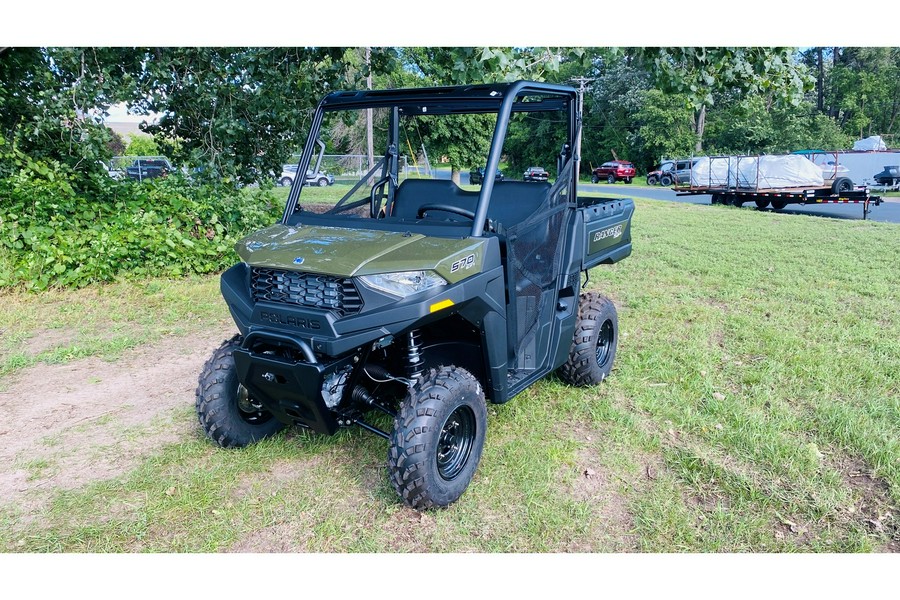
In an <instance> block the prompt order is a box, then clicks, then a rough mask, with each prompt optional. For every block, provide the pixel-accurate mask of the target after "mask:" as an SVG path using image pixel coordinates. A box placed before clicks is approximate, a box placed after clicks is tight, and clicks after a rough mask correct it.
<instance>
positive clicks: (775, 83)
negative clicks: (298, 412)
mask: <svg viewBox="0 0 900 600" xmlns="http://www.w3.org/2000/svg"><path fill="white" fill-rule="evenodd" d="M631 52H632V53H633V54H634V55H635V57H636V58H637V59H638V60H639V62H640V63H641V64H642V65H643V66H644V68H646V69H647V70H648V72H649V73H650V75H651V77H652V78H653V81H654V83H655V85H656V86H657V87H659V89H661V90H662V91H663V92H666V93H676V94H683V95H684V97H685V98H686V99H687V102H688V103H689V105H690V106H691V108H693V109H694V112H695V119H694V132H695V133H696V135H697V143H696V146H695V151H696V152H700V151H702V149H703V135H704V129H705V125H706V112H707V108H708V107H710V106H712V105H713V104H714V97H715V95H716V93H724V92H727V91H737V92H739V93H742V94H747V95H756V94H759V95H763V96H765V98H766V102H768V103H769V104H770V105H771V104H772V103H773V102H779V103H788V104H794V105H796V104H797V103H799V102H800V101H801V100H802V98H803V93H804V92H805V91H807V90H809V89H812V79H811V77H810V76H809V74H808V72H807V69H806V66H805V65H803V64H802V63H800V62H799V61H796V60H794V58H793V51H792V50H791V49H790V48H759V47H754V48H729V47H722V48H691V47H684V48H636V49H632V50H631Z"/></svg>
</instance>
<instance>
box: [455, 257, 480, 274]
mask: <svg viewBox="0 0 900 600" xmlns="http://www.w3.org/2000/svg"><path fill="white" fill-rule="evenodd" d="M474 266H475V255H474V254H470V255H468V256H464V257H463V258H461V259H459V260H458V261H456V262H455V263H453V264H452V265H450V272H451V273H456V272H457V271H463V270H468V269H471V268H472V267H474Z"/></svg>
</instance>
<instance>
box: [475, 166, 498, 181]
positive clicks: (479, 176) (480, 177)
mask: <svg viewBox="0 0 900 600" xmlns="http://www.w3.org/2000/svg"><path fill="white" fill-rule="evenodd" d="M482 181H484V167H478V168H474V167H473V168H472V170H470V171H469V183H470V184H472V185H481V182H482ZM494 181H503V172H502V171H501V170H500V169H497V174H496V175H495V179H494Z"/></svg>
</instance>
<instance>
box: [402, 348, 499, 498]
mask: <svg viewBox="0 0 900 600" xmlns="http://www.w3.org/2000/svg"><path fill="white" fill-rule="evenodd" d="M486 429H487V407H486V405H485V401H484V391H483V390H482V389H481V384H480V383H479V382H478V380H477V379H475V377H474V376H473V375H472V374H471V373H469V372H468V371H466V370H465V369H461V368H458V367H452V366H451V367H441V368H440V369H433V370H432V371H431V372H429V373H428V374H427V375H426V376H425V377H424V378H422V379H420V380H419V382H418V383H417V384H416V385H415V386H414V387H413V388H412V389H411V390H410V392H409V394H408V395H407V396H406V398H405V399H404V400H403V402H402V404H401V406H400V412H399V414H398V415H397V418H396V419H395V420H394V432H393V434H392V435H391V446H390V449H389V450H388V473H389V475H390V478H391V483H392V484H393V486H394V489H395V490H396V491H397V493H398V494H399V495H400V498H401V499H402V500H403V502H404V503H405V504H406V505H407V506H410V507H411V508H414V509H416V510H424V509H427V508H433V507H443V506H448V505H449V504H452V503H453V502H455V501H456V500H457V499H459V497H460V496H462V494H463V492H464V491H466V488H467V487H468V486H469V483H470V482H471V481H472V477H474V475H475V470H476V469H477V468H478V463H479V461H480V460H481V451H482V449H483V448H484V438H485V431H486Z"/></svg>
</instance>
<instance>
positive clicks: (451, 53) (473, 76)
mask: <svg viewBox="0 0 900 600" xmlns="http://www.w3.org/2000/svg"><path fill="white" fill-rule="evenodd" d="M401 55H402V59H403V61H404V62H405V63H406V64H407V65H409V66H410V67H412V68H413V69H414V70H415V71H418V74H419V75H420V76H422V77H424V78H425V79H427V80H431V81H433V82H435V83H442V84H445V85H466V84H470V83H482V82H496V81H516V80H518V79H532V80H535V81H543V80H544V79H545V78H546V77H547V76H548V75H550V74H552V73H555V72H557V71H559V68H560V64H561V62H563V61H565V60H568V61H581V60H582V59H585V60H586V59H587V55H586V53H585V51H584V49H583V48H547V47H520V48H503V47H480V48H476V47H456V48H441V47H434V46H432V47H428V48H403V49H402V50H401Z"/></svg>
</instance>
